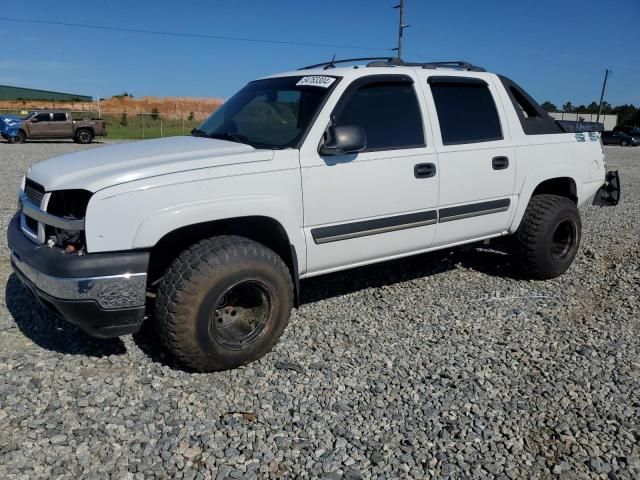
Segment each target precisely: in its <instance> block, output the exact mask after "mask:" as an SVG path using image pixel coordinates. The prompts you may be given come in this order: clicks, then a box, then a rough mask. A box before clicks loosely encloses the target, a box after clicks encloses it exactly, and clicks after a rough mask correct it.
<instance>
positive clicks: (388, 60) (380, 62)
mask: <svg viewBox="0 0 640 480" xmlns="http://www.w3.org/2000/svg"><path fill="white" fill-rule="evenodd" d="M365 60H366V61H368V62H369V63H367V67H393V66H404V67H422V68H430V69H435V68H453V69H457V70H468V71H471V72H486V70H485V69H484V68H482V67H478V66H476V65H472V64H471V63H469V62H465V61H451V62H448V61H447V62H405V61H403V60H401V59H399V58H396V57H362V58H346V59H344V60H335V59H333V60H330V61H328V62H322V63H317V64H315V65H308V66H306V67H302V68H299V69H298V70H309V69H312V68H319V67H323V69H324V70H327V69H329V68H335V66H336V64H339V63H353V62H358V61H365Z"/></svg>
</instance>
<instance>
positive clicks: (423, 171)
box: [413, 163, 436, 178]
mask: <svg viewBox="0 0 640 480" xmlns="http://www.w3.org/2000/svg"><path fill="white" fill-rule="evenodd" d="M413 174H414V175H415V177H416V178H430V177H435V176H436V166H435V164H433V163H418V164H416V165H415V166H414V167H413Z"/></svg>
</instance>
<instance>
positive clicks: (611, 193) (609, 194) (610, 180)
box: [593, 170, 620, 207]
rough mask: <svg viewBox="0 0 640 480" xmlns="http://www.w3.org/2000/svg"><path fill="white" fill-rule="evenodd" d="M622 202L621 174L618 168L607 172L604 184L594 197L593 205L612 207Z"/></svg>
mask: <svg viewBox="0 0 640 480" xmlns="http://www.w3.org/2000/svg"><path fill="white" fill-rule="evenodd" d="M618 202H620V175H619V174H618V170H610V171H608V172H607V175H606V177H605V181H604V184H603V185H602V186H601V187H600V189H599V190H598V191H597V192H596V195H595V196H594V197H593V205H600V206H601V207H612V206H615V205H618Z"/></svg>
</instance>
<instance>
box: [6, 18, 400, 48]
mask: <svg viewBox="0 0 640 480" xmlns="http://www.w3.org/2000/svg"><path fill="white" fill-rule="evenodd" d="M0 21H4V22H18V23H36V24H44V25H56V26H60V27H72V28H87V29H93V30H108V31H112V32H129V33H142V34H147V35H164V36H170V37H187V38H199V39H208V40H227V41H236V42H251V43H269V44H274V45H294V46H300V47H326V48H345V49H346V48H348V49H353V50H385V51H390V50H393V49H391V48H381V47H365V46H362V45H340V44H332V43H313V42H296V41H288V40H271V39H266V38H249V37H230V36H224V35H209V34H206V33H186V32H171V31H166V30H164V31H163V30H146V29H142V28H127V27H116V26H110V25H91V24H86V23H70V22H56V21H52V20H38V19H33V18H12V17H0Z"/></svg>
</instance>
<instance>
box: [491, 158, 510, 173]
mask: <svg viewBox="0 0 640 480" xmlns="http://www.w3.org/2000/svg"><path fill="white" fill-rule="evenodd" d="M491 165H492V166H493V169H494V170H504V169H505V168H509V158H508V157H493V159H492V160H491Z"/></svg>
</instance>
